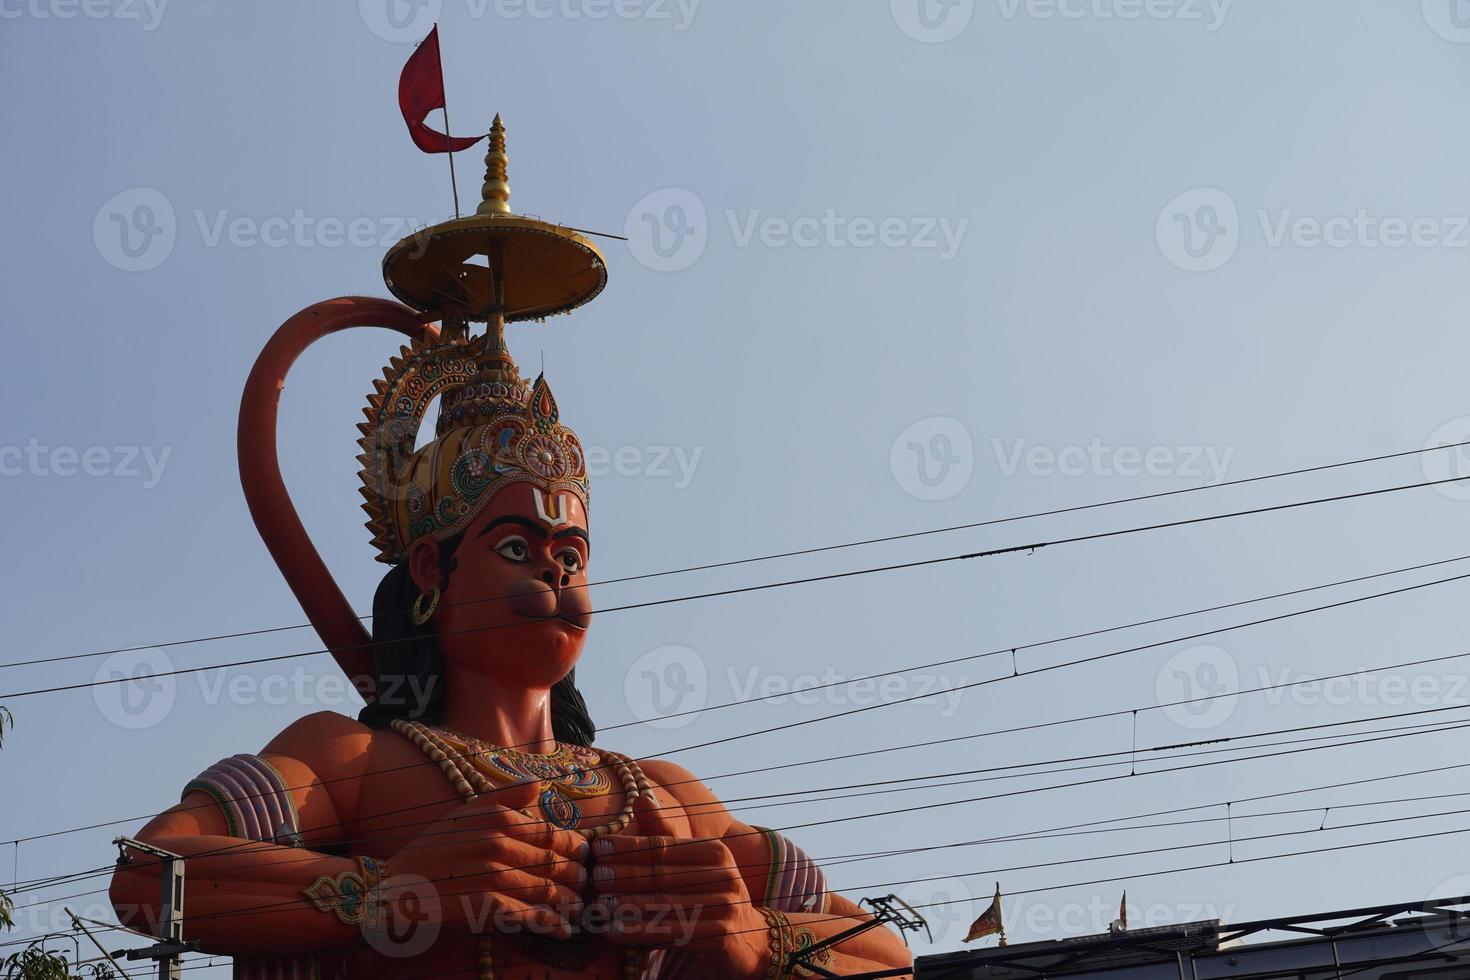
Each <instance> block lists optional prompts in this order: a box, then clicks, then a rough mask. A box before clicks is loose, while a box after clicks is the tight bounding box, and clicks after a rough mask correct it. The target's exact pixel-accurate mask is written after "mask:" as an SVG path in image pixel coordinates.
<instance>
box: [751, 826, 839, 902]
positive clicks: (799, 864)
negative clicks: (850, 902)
mask: <svg viewBox="0 0 1470 980" xmlns="http://www.w3.org/2000/svg"><path fill="white" fill-rule="evenodd" d="M755 829H756V830H758V831H760V833H761V836H762V837H764V838H765V841H766V847H767V849H768V851H769V854H770V867H769V869H768V872H767V874H766V894H765V898H764V899H763V900H762V901H761V903H760V904H761V905H762V906H764V907H765V908H768V909H775V910H776V911H778V912H826V911H827V902H828V896H827V875H826V874H825V873H824V872H823V871H822V869H821V868H819V867H817V862H815V861H813V860H812V859H811V858H810V857H808V856H807V853H806V852H805V851H803V850H802V849H801V848H799V847H797V846H796V845H795V844H793V843H791V841H790V840H788V839H787V838H785V837H783V836H782V835H780V834H778V833H776V832H775V831H774V830H768V829H767V828H765V827H756V828H755Z"/></svg>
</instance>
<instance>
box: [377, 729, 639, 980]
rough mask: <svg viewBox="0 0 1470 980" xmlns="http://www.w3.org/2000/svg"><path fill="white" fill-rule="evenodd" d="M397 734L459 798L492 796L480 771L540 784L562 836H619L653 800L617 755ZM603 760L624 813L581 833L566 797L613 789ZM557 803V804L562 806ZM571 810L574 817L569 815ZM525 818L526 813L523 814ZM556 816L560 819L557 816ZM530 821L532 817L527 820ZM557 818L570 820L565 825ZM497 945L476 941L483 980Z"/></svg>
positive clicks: (631, 974)
mask: <svg viewBox="0 0 1470 980" xmlns="http://www.w3.org/2000/svg"><path fill="white" fill-rule="evenodd" d="M393 730H394V731H396V732H397V733H398V734H400V735H402V736H403V737H404V738H407V739H408V740H409V741H410V742H412V743H413V744H414V745H415V746H417V747H418V749H419V751H421V752H423V753H424V755H426V756H428V757H429V758H430V759H432V760H433V761H434V762H436V763H438V765H439V768H440V769H441V770H442V771H443V772H444V775H446V776H448V777H449V782H450V784H451V785H452V786H454V788H455V790H456V791H457V792H458V793H459V795H460V796H462V797H464V798H465V799H466V800H473V799H474V798H475V797H476V796H479V795H480V794H482V793H493V792H495V790H496V786H495V784H494V783H492V782H491V781H490V779H489V777H487V775H486V774H485V772H484V771H482V766H480V765H476V763H477V762H482V763H483V767H484V768H486V769H488V771H490V772H492V773H498V774H502V775H503V777H504V778H505V779H506V780H507V781H510V780H520V779H535V780H540V781H541V785H542V789H541V793H540V794H539V796H538V799H537V802H538V804H539V805H540V808H541V812H542V815H543V816H545V817H546V819H547V822H549V823H551V824H553V825H554V826H557V827H561V828H562V829H564V830H575V831H576V832H577V833H579V834H581V835H582V836H583V837H586V838H587V839H588V840H596V839H597V838H599V837H603V836H605V835H607V834H616V833H617V832H618V831H620V830H622V829H623V828H624V827H626V826H628V824H629V823H630V822H631V821H632V819H633V804H634V802H635V801H637V800H638V799H639V798H641V797H644V796H649V797H651V796H652V795H653V793H652V790H651V789H650V787H649V783H648V777H647V776H645V775H644V774H643V770H642V769H641V768H640V767H639V765H638V763H637V762H634V761H633V760H632V759H630V758H628V757H627V756H625V755H619V754H618V753H616V752H606V751H604V752H602V753H598V752H595V751H593V750H592V749H589V748H585V747H583V746H579V745H564V744H562V743H561V742H558V743H557V745H556V750H555V751H553V752H550V753H547V754H545V755H540V754H535V753H530V752H519V751H516V750H515V749H506V748H502V747H500V746H497V745H492V744H491V743H489V742H484V741H481V740H480V739H477V738H474V737H472V736H469V735H461V734H459V733H458V732H451V731H449V730H448V729H436V728H430V727H429V726H428V725H425V724H423V723H421V722H417V721H404V720H403V719H397V720H395V721H394V722H393ZM602 756H606V757H607V758H609V759H611V760H612V763H613V772H614V773H615V774H616V775H617V777H618V782H619V783H620V784H621V787H622V790H623V808H622V810H620V811H619V812H618V815H617V816H616V817H614V818H613V819H612V820H611V821H609V822H608V823H604V824H599V825H597V826H595V827H578V826H576V824H577V822H578V821H579V820H580V819H581V816H582V814H581V810H580V809H579V808H578V807H577V805H576V804H575V803H573V802H572V801H571V800H569V799H567V798H566V796H564V795H563V793H571V794H572V795H575V796H578V797H581V798H586V797H590V796H596V795H598V794H599V793H601V792H603V791H605V790H606V789H607V788H608V787H609V786H610V785H611V784H610V783H609V781H608V779H607V777H606V776H605V775H604V774H603V773H602V771H601V765H602ZM558 798H559V801H558ZM568 808H569V810H570V813H568V812H567V809H568ZM521 812H523V813H524V812H525V811H521ZM553 814H556V817H554V816H553ZM526 815H527V816H530V814H526ZM557 817H560V818H562V819H568V818H569V819H570V824H569V825H564V824H563V823H562V822H560V821H559V820H558V819H557ZM493 952H494V949H493V944H492V940H491V936H490V935H489V934H485V933H482V934H481V935H480V936H479V940H478V956H479V980H495V961H494V956H493ZM640 959H641V957H640V955H639V953H638V951H637V950H636V949H631V948H630V949H628V950H626V951H625V952H624V954H623V977H624V980H637V978H638V976H639V963H640Z"/></svg>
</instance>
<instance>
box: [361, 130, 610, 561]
mask: <svg viewBox="0 0 1470 980" xmlns="http://www.w3.org/2000/svg"><path fill="white" fill-rule="evenodd" d="M506 164H507V158H506V153H505V128H504V126H503V125H502V123H501V120H500V117H499V116H496V117H495V122H494V124H493V126H492V127H491V131H490V149H489V152H488V153H487V154H486V157H485V167H486V172H485V183H484V186H483V188H482V195H481V196H482V201H481V203H480V205H479V207H478V208H477V209H476V211H475V213H474V214H473V215H469V216H467V217H464V218H455V219H454V220H452V221H446V222H443V223H441V224H438V225H433V226H431V227H429V228H425V229H423V230H421V231H419V232H418V233H416V234H414V235H411V236H410V237H408V238H406V239H404V240H403V241H401V242H399V243H398V244H397V245H395V246H394V247H393V249H392V250H391V251H389V252H388V254H387V256H386V257H385V258H384V259H383V278H384V280H385V281H386V282H387V284H388V288H389V289H391V290H392V291H393V293H394V295H396V296H397V297H398V298H399V299H401V300H403V301H404V302H405V303H407V304H409V305H410V306H412V307H414V308H415V309H418V310H422V311H424V313H425V314H427V315H428V316H429V317H430V318H431V319H440V320H442V321H443V323H444V329H443V330H442V331H441V332H440V334H439V335H438V336H425V337H422V338H420V339H417V340H415V341H414V342H413V343H412V344H410V345H409V346H406V347H404V348H402V349H401V350H400V352H399V356H397V357H395V358H393V360H392V361H391V362H390V363H389V365H388V366H387V368H385V369H384V371H383V378H382V379H381V380H379V381H377V382H375V391H374V392H373V394H372V395H370V396H369V397H368V405H367V408H366V409H365V410H364V411H365V414H366V415H367V421H366V422H362V423H359V425H358V428H359V429H360V430H361V431H362V438H361V439H360V440H359V445H360V446H361V448H362V454H361V455H360V456H359V457H358V459H359V461H360V462H361V463H362V467H363V468H362V472H361V477H362V483H363V486H362V491H361V492H362V495H363V496H364V498H366V499H365V501H364V503H363V509H364V510H366V511H367V514H368V522H367V526H368V529H369V530H370V531H371V532H372V534H373V545H374V546H375V547H376V548H377V549H378V560H379V561H383V562H388V563H397V562H400V561H402V560H404V558H405V557H406V555H407V553H408V549H409V548H410V546H412V545H413V543H414V542H415V541H418V540H419V539H420V538H425V537H431V538H434V539H436V540H442V539H444V538H446V537H449V536H450V535H453V534H456V533H458V532H459V531H462V530H463V529H464V527H465V526H466V525H467V524H468V523H469V522H470V521H471V520H473V519H474V517H475V515H476V514H478V513H479V511H480V509H481V508H482V507H484V505H485V503H486V502H487V501H489V500H490V498H491V497H493V496H494V495H495V493H496V492H497V491H499V490H500V489H501V488H502V487H504V486H507V485H509V484H511V483H521V482H523V483H531V484H534V485H535V486H537V487H540V488H541V489H543V490H546V491H548V492H551V491H558V490H565V491H569V492H571V493H573V494H575V495H577V497H578V498H580V499H581V501H582V504H583V506H584V508H585V506H586V504H587V462H586V458H585V456H584V455H583V452H582V445H581V443H580V442H579V441H578V440H577V436H576V434H575V433H573V432H572V430H571V429H569V428H567V427H566V426H565V425H562V424H561V420H560V415H559V413H558V411H557V406H556V399H555V398H554V397H553V396H552V394H551V388H550V386H548V385H547V383H546V379H545V378H544V377H539V378H537V379H536V382H535V384H533V385H527V384H526V382H525V381H524V380H523V379H522V378H521V375H520V371H519V370H518V369H517V368H516V365H515V361H514V360H512V358H511V356H510V352H509V351H508V350H507V349H506V345H505V337H504V325H505V323H506V322H507V321H515V320H540V319H544V318H546V317H548V316H554V315H555V314H558V313H565V312H568V311H570V310H572V309H575V308H576V307H578V306H581V305H582V304H583V303H586V302H588V301H589V300H591V299H592V298H593V297H595V296H596V295H597V294H598V293H599V292H601V291H602V288H603V286H604V285H606V283H607V268H606V265H605V264H604V262H603V258H602V254H601V253H600V252H599V251H598V250H597V247H596V246H595V245H593V244H592V243H591V242H590V241H588V240H587V239H586V238H585V237H583V236H582V235H581V234H579V233H577V232H576V231H574V230H572V229H569V228H566V227H564V226H562V225H555V224H551V223H549V222H545V221H541V220H539V219H536V218H528V217H522V216H519V215H515V214H512V213H511V211H510V204H509V200H510V186H509V184H508V183H507V182H506ZM474 322H483V323H485V324H486V328H485V333H484V334H482V335H480V336H475V337H472V336H471V335H470V331H469V324H470V323H474ZM436 398H437V399H439V418H438V422H437V425H436V426H435V438H434V440H433V441H432V442H430V443H429V444H427V445H425V446H422V447H419V448H417V449H416V448H415V447H414V442H415V439H416V438H417V435H418V431H419V426H420V424H421V423H422V421H423V419H424V416H425V414H426V413H427V411H428V410H429V407H430V406H431V405H432V404H433V402H434V400H435V399H436Z"/></svg>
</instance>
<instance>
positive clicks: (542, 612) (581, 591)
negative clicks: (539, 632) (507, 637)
mask: <svg viewBox="0 0 1470 980" xmlns="http://www.w3.org/2000/svg"><path fill="white" fill-rule="evenodd" d="M508 602H509V604H510V608H511V609H512V610H513V611H514V612H517V613H519V614H520V615H522V616H525V617H527V618H529V619H560V620H562V621H563V622H565V623H566V624H567V625H568V626H572V627H574V628H575V629H579V630H586V629H587V627H588V626H590V625H591V620H592V599H591V597H590V596H589V595H588V589H587V587H586V586H585V585H581V586H571V587H567V588H563V589H554V588H552V587H551V586H550V585H548V584H547V583H546V582H543V581H542V580H540V579H535V578H525V579H521V580H520V581H519V582H517V583H516V584H515V585H514V586H513V587H512V588H511V595H510V597H509V599H508Z"/></svg>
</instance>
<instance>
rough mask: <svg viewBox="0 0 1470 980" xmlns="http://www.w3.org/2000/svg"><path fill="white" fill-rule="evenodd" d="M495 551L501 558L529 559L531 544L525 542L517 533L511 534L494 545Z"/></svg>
mask: <svg viewBox="0 0 1470 980" xmlns="http://www.w3.org/2000/svg"><path fill="white" fill-rule="evenodd" d="M495 551H496V553H497V554H499V555H500V557H502V558H506V559H509V560H510V561H519V562H524V561H530V559H531V546H530V545H528V544H526V539H525V538H523V537H521V536H520V535H518V534H513V535H511V536H510V537H508V538H506V539H505V540H504V541H502V542H500V543H499V544H498V545H496V546H495Z"/></svg>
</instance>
